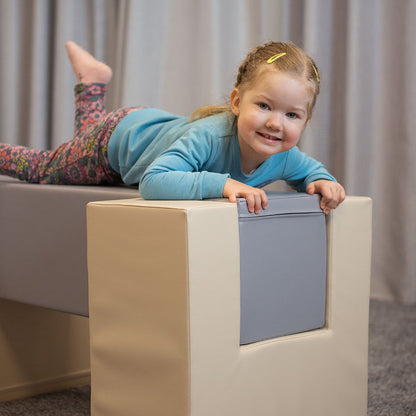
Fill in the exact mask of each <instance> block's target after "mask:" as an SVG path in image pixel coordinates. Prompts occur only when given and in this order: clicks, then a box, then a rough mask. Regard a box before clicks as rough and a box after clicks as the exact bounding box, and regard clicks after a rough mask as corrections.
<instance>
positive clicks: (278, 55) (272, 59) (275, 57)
mask: <svg viewBox="0 0 416 416" xmlns="http://www.w3.org/2000/svg"><path fill="white" fill-rule="evenodd" d="M285 55H286V52H282V53H278V54H277V55H273V56H272V57H271V58H269V59H268V60H267V63H268V64H271V63H273V62H274V61H275V60H276V59H279V58H281V57H282V56H285Z"/></svg>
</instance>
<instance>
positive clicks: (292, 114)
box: [286, 113, 298, 118]
mask: <svg viewBox="0 0 416 416" xmlns="http://www.w3.org/2000/svg"><path fill="white" fill-rule="evenodd" d="M286 116H287V117H289V118H297V116H298V115H297V114H296V113H287V114H286Z"/></svg>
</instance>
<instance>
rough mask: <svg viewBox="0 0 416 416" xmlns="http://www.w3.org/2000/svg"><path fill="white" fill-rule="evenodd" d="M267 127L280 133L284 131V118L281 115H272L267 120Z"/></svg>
mask: <svg viewBox="0 0 416 416" xmlns="http://www.w3.org/2000/svg"><path fill="white" fill-rule="evenodd" d="M266 127H267V128H269V129H271V130H275V131H280V130H281V129H282V116H281V115H280V114H271V115H270V117H269V119H268V120H267V123H266Z"/></svg>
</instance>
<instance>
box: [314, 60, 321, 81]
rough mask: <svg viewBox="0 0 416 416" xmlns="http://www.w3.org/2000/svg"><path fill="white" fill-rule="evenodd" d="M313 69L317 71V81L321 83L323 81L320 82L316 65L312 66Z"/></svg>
mask: <svg viewBox="0 0 416 416" xmlns="http://www.w3.org/2000/svg"><path fill="white" fill-rule="evenodd" d="M312 68H313V70H314V71H315V75H316V80H317V81H318V82H321V81H320V79H319V74H318V70H317V69H316V66H315V65H314V64H312Z"/></svg>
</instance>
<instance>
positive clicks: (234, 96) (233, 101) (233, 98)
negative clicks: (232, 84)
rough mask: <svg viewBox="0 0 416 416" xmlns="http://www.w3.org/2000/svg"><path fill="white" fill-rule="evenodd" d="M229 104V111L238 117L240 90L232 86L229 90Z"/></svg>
mask: <svg viewBox="0 0 416 416" xmlns="http://www.w3.org/2000/svg"><path fill="white" fill-rule="evenodd" d="M230 106H231V111H232V112H233V113H234V115H235V116H237V117H238V115H239V114H240V91H239V90H238V89H237V88H234V89H233V90H232V91H231V95H230Z"/></svg>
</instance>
